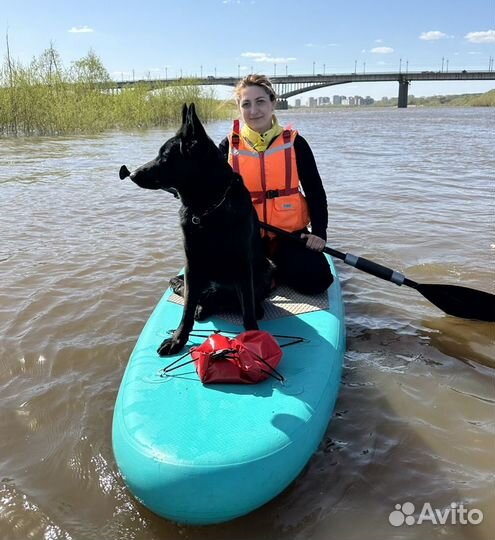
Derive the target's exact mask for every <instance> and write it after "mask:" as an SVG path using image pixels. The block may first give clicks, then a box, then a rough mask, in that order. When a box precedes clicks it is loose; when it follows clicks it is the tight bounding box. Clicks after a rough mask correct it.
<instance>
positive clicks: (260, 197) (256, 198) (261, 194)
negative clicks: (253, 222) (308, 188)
mask: <svg viewBox="0 0 495 540" xmlns="http://www.w3.org/2000/svg"><path fill="white" fill-rule="evenodd" d="M296 193H299V188H297V187H293V188H288V189H269V190H267V191H251V199H252V201H253V204H260V203H262V202H265V201H266V200H267V199H268V200H269V199H276V198H277V197H284V196H286V195H295V194H296Z"/></svg>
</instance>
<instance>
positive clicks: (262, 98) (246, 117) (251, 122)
mask: <svg viewBox="0 0 495 540" xmlns="http://www.w3.org/2000/svg"><path fill="white" fill-rule="evenodd" d="M239 110H240V111H241V118H242V120H243V122H245V123H246V124H247V125H248V126H249V127H250V128H251V129H252V130H254V131H257V132H258V133H265V131H268V130H269V129H270V128H271V127H272V115H273V111H274V110H275V101H271V99H270V96H269V95H268V94H267V92H266V91H265V89H264V88H262V87H261V86H247V87H246V88H243V89H242V90H241V95H240V100H239Z"/></svg>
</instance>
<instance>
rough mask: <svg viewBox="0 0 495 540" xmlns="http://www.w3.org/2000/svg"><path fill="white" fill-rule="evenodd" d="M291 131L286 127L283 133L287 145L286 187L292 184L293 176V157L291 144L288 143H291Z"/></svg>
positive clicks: (288, 187)
mask: <svg viewBox="0 0 495 540" xmlns="http://www.w3.org/2000/svg"><path fill="white" fill-rule="evenodd" d="M290 136H291V134H290V131H289V130H288V129H284V132H283V134H282V137H283V138H284V145H285V189H286V190H288V189H290V184H291V178H292V159H291V150H292V148H291V146H289V144H288V143H290Z"/></svg>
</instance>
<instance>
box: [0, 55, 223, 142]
mask: <svg viewBox="0 0 495 540" xmlns="http://www.w3.org/2000/svg"><path fill="white" fill-rule="evenodd" d="M192 102H194V103H195V104H196V108H197V110H198V113H199V115H200V116H201V118H202V119H203V120H204V121H206V122H208V121H211V120H220V119H223V118H230V117H231V114H232V108H231V106H230V105H229V104H227V103H225V102H223V101H219V100H217V99H215V93H214V90H213V89H208V90H205V89H204V88H202V87H200V86H197V85H193V84H189V85H188V84H187V81H186V84H184V82H183V83H182V84H181V85H180V86H179V85H173V86H165V85H164V86H162V87H154V88H153V90H152V91H150V88H149V85H148V84H146V82H143V83H142V84H138V85H135V86H133V87H132V88H126V89H122V90H116V89H115V82H114V81H112V80H111V78H110V75H109V74H108V71H107V70H106V68H105V66H104V65H103V64H102V62H101V60H100V59H99V58H98V56H97V55H96V54H95V53H94V52H92V51H90V52H89V53H88V54H87V55H86V56H85V57H84V58H81V59H80V60H78V61H76V62H73V63H72V65H71V67H70V68H65V67H64V66H63V64H62V61H61V59H60V56H59V54H58V52H57V51H56V50H55V49H54V48H53V46H51V47H49V48H48V49H46V50H45V51H44V52H43V53H42V54H41V55H40V56H39V57H38V58H33V60H32V62H31V63H30V64H29V65H27V66H26V65H23V64H21V63H20V62H16V61H14V60H13V59H12V58H11V57H10V54H8V55H7V56H6V58H5V60H4V63H3V65H2V66H0V135H14V136H16V135H68V134H71V135H72V134H90V133H98V132H102V131H106V130H111V129H130V128H150V127H158V126H168V125H177V124H178V123H179V122H180V114H181V108H182V104H183V103H192Z"/></svg>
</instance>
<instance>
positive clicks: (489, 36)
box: [464, 30, 495, 43]
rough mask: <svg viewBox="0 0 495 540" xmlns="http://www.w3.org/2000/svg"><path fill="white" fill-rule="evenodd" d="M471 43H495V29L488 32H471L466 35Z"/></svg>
mask: <svg viewBox="0 0 495 540" xmlns="http://www.w3.org/2000/svg"><path fill="white" fill-rule="evenodd" d="M464 38H465V39H467V41H470V42H471V43H495V30H487V31H486V32H469V34H466V35H465V36H464Z"/></svg>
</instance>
